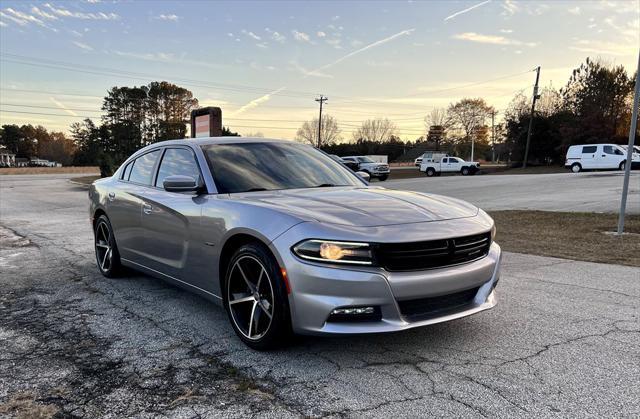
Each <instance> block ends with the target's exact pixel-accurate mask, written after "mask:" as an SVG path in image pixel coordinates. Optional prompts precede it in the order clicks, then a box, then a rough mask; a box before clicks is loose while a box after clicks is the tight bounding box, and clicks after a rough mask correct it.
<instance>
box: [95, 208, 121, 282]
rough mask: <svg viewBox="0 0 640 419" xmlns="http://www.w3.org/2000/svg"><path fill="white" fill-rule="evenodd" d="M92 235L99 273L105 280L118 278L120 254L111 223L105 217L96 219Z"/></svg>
mask: <svg viewBox="0 0 640 419" xmlns="http://www.w3.org/2000/svg"><path fill="white" fill-rule="evenodd" d="M93 233H94V247H95V252H96V263H97V264H98V269H100V273H101V274H102V275H104V276H106V277H107V278H113V277H116V276H118V275H119V274H120V273H122V265H121V264H120V254H119V253H118V246H116V239H115V236H114V235H113V228H111V223H110V222H109V219H108V218H107V216H106V215H101V216H100V217H98V220H97V221H96V224H95V229H94V232H93Z"/></svg>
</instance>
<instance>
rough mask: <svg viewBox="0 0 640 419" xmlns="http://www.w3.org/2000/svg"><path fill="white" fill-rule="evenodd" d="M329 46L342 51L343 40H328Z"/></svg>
mask: <svg viewBox="0 0 640 419" xmlns="http://www.w3.org/2000/svg"><path fill="white" fill-rule="evenodd" d="M327 44H329V45H331V46H332V47H334V48H335V49H342V45H341V44H342V40H341V39H339V38H332V39H327Z"/></svg>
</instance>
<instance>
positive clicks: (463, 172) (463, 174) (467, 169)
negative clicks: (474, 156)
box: [462, 167, 470, 176]
mask: <svg viewBox="0 0 640 419" xmlns="http://www.w3.org/2000/svg"><path fill="white" fill-rule="evenodd" d="M469 172H470V171H469V168H468V167H463V168H462V176H468V175H469Z"/></svg>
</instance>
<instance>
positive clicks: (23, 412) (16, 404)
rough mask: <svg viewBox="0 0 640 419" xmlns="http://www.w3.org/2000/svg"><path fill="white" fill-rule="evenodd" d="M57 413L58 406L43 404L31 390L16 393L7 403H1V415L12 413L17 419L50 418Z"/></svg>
mask: <svg viewBox="0 0 640 419" xmlns="http://www.w3.org/2000/svg"><path fill="white" fill-rule="evenodd" d="M56 413H58V408H57V407H56V406H54V405H52V404H42V403H41V402H40V401H38V400H36V396H35V395H34V394H33V393H29V392H25V393H17V394H14V395H13V397H11V398H10V399H9V400H8V401H7V402H6V403H2V404H0V415H11V416H12V417H15V418H16V419H49V418H52V417H54V416H55V414H56Z"/></svg>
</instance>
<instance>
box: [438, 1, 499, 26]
mask: <svg viewBox="0 0 640 419" xmlns="http://www.w3.org/2000/svg"><path fill="white" fill-rule="evenodd" d="M487 3H491V0H486V1H483V2H481V3H478V4H475V5H473V6H471V7H467V8H466V9H463V10H460V11H458V12H455V13H454V14H452V15H449V16H447V17H445V18H444V21H445V22H446V21H447V20H451V19H453V18H455V17H457V16H460V15H463V14H465V13H467V12H470V11H472V10H473V9H475V8H478V7H480V6H484V5H485V4H487Z"/></svg>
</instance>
